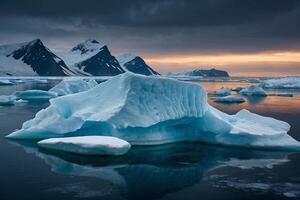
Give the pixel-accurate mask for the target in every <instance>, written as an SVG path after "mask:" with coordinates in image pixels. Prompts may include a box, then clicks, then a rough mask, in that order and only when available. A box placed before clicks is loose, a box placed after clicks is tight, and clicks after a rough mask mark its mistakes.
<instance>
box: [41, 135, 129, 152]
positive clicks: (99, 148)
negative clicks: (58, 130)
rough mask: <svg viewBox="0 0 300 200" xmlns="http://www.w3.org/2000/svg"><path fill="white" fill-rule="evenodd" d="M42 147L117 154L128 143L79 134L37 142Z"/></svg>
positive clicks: (115, 139) (108, 137)
mask: <svg viewBox="0 0 300 200" xmlns="http://www.w3.org/2000/svg"><path fill="white" fill-rule="evenodd" d="M38 145H39V146H40V147H42V148H46V149H52V150H59V151H64V152H69V153H76V154H82V155H113V156H119V155H123V154H125V153H127V152H128V150H129V149H130V147H131V146H130V144H129V143H128V142H126V141H124V140H121V139H119V138H116V137H110V136H81V137H80V136H79V137H66V138H51V139H46V140H42V141H39V142H38Z"/></svg>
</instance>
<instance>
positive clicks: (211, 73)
mask: <svg viewBox="0 0 300 200" xmlns="http://www.w3.org/2000/svg"><path fill="white" fill-rule="evenodd" d="M168 75H183V76H203V77H229V74H228V72H226V71H223V70H218V69H214V68H212V69H195V70H191V71H183V72H171V73H169V74H168Z"/></svg>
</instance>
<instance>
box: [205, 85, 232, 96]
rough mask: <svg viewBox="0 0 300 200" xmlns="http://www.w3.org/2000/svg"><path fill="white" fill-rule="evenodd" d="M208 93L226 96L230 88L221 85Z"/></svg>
mask: <svg viewBox="0 0 300 200" xmlns="http://www.w3.org/2000/svg"><path fill="white" fill-rule="evenodd" d="M210 95H215V96H228V95H231V89H230V88H226V87H222V88H221V89H219V90H217V91H214V92H212V93H210Z"/></svg>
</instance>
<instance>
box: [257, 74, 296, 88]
mask: <svg viewBox="0 0 300 200" xmlns="http://www.w3.org/2000/svg"><path fill="white" fill-rule="evenodd" d="M260 86H261V87H263V88H271V89H300V77H285V78H275V79H268V80H264V81H262V82H261V83H260Z"/></svg>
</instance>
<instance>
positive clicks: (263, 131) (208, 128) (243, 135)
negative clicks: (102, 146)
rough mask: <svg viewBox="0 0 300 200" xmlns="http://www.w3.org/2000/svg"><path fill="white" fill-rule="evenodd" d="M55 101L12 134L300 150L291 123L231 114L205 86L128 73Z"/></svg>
mask: <svg viewBox="0 0 300 200" xmlns="http://www.w3.org/2000/svg"><path fill="white" fill-rule="evenodd" d="M50 103H51V105H50V106H49V107H48V108H46V109H44V110H41V111H40V112H38V113H37V114H36V116H35V118H34V119H32V120H30V121H27V122H25V123H24V124H23V127H22V129H20V130H17V131H15V132H13V133H12V134H10V135H9V136H8V137H9V138H19V139H43V138H51V137H65V136H78V135H109V136H115V137H119V138H121V139H124V140H126V141H128V142H130V143H131V144H147V145H148V144H162V143H168V142H176V141H202V142H208V143H214V144H223V145H235V146H243V147H258V148H276V149H281V148H284V149H286V148H288V149H299V147H300V145H299V143H298V142H297V141H295V140H294V139H293V138H291V137H290V136H289V135H287V132H288V130H289V128H290V126H289V124H287V123H285V122H283V121H279V120H276V119H273V118H267V117H262V116H259V115H256V114H253V113H250V112H249V111H246V110H242V111H240V112H238V113H237V114H236V115H227V114H225V113H223V112H221V111H219V110H217V109H215V108H213V107H211V106H210V105H208V103H207V94H206V92H205V91H204V90H203V89H202V87H201V86H199V85H197V84H193V83H186V82H180V81H176V80H174V79H169V78H162V77H146V76H142V75H134V74H132V73H125V74H121V75H119V76H116V77H113V78H111V79H110V80H108V81H106V82H104V83H101V84H99V85H97V86H96V87H94V88H92V89H90V90H88V91H85V92H81V93H77V94H71V95H66V96H63V97H58V98H55V99H52V100H50Z"/></svg>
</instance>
